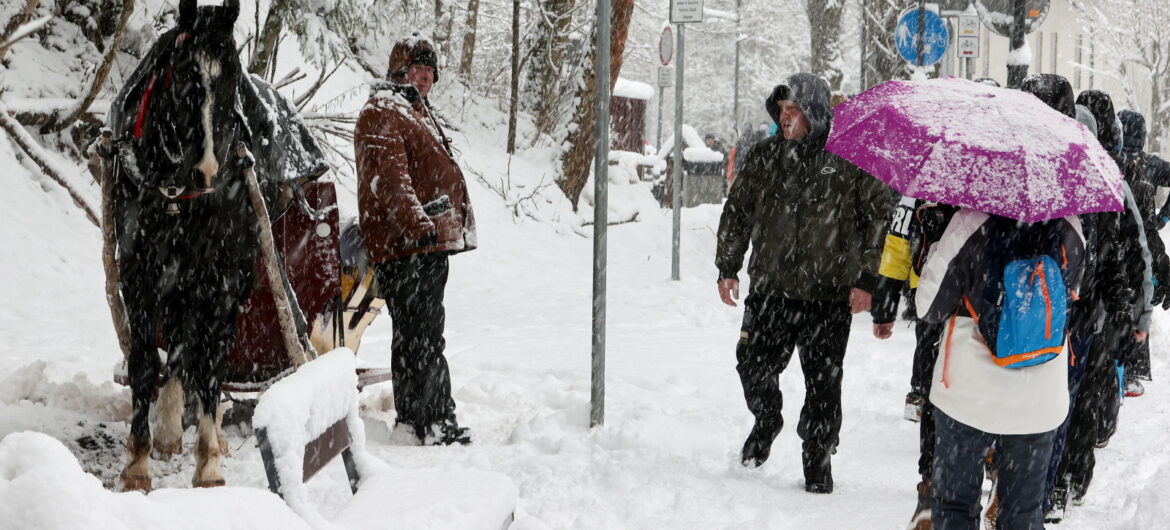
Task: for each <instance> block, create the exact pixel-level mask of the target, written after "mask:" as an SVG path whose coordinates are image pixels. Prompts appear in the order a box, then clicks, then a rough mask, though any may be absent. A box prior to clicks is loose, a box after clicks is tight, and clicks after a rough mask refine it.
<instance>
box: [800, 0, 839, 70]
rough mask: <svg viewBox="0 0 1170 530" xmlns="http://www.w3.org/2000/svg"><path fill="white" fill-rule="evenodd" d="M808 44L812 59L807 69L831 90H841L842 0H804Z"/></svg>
mask: <svg viewBox="0 0 1170 530" xmlns="http://www.w3.org/2000/svg"><path fill="white" fill-rule="evenodd" d="M806 10H807V11H808V25H809V44H810V45H811V50H812V57H811V63H812V64H810V65H809V69H810V70H811V71H812V73H814V74H816V75H819V76H821V77H823V78H825V80H826V81H828V82H829V88H830V89H832V90H840V89H841V81H842V80H843V79H844V78H845V74H844V73H842V72H841V13H842V12H843V11H844V10H845V2H843V1H841V0H807V4H806Z"/></svg>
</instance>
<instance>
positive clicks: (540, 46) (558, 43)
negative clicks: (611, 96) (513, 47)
mask: <svg viewBox="0 0 1170 530" xmlns="http://www.w3.org/2000/svg"><path fill="white" fill-rule="evenodd" d="M575 4H576V0H546V1H544V2H540V3H539V4H538V8H539V11H538V12H537V16H538V17H541V20H540V21H539V22H538V24H537V35H536V37H535V41H534V42H533V46H532V52H531V53H532V55H531V59H530V60H529V63H528V64H529V66H528V75H527V80H526V82H525V87H526V92H527V95H526V96H525V102H526V105H525V106H526V108H528V109H529V110H530V111H532V113H533V114H534V115H535V117H536V130H537V133H538V134H536V135H535V136H534V137H533V140H534V141H535V140H536V139H538V138H540V135H541V134H551V133H552V131H553V128H554V127H556V124H557V116H558V115H559V113H558V112H557V103H558V101H559V100H560V95H561V85H562V83H561V72H562V68H561V67H562V63H563V62H564V61H565V51H566V49H567V48H568V42H569V36H568V29H569V25H570V24H571V23H572V22H573V18H572V17H573V15H572V11H573V6H574V5H575Z"/></svg>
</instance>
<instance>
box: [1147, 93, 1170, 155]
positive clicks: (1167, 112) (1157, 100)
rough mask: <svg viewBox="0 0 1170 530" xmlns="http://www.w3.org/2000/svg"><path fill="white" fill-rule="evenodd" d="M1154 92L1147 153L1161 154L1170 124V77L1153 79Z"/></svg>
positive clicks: (1151, 96)
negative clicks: (1167, 127)
mask: <svg viewBox="0 0 1170 530" xmlns="http://www.w3.org/2000/svg"><path fill="white" fill-rule="evenodd" d="M1152 81H1153V83H1152V84H1153V87H1152V88H1153V90H1150V92H1151V94H1150V109H1152V110H1151V114H1153V116H1150V120H1149V124H1150V136H1149V138H1150V145H1149V146H1148V147H1147V148H1146V151H1149V152H1151V153H1161V152H1162V146H1164V145H1165V143H1164V140H1170V138H1164V136H1165V133H1166V126H1167V124H1170V75H1166V74H1163V75H1162V76H1160V77H1155V78H1153V80H1152Z"/></svg>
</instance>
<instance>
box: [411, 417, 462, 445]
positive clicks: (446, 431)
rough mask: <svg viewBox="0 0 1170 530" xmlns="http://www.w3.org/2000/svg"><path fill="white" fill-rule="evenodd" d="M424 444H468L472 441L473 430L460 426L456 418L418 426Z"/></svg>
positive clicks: (420, 438) (419, 435)
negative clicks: (422, 426) (421, 426)
mask: <svg viewBox="0 0 1170 530" xmlns="http://www.w3.org/2000/svg"><path fill="white" fill-rule="evenodd" d="M416 429H418V437H419V440H421V441H422V444H423V445H455V444H459V445H467V444H470V443H471V430H470V429H468V428H467V427H460V426H459V424H457V423H455V420H445V421H443V422H440V423H434V424H431V425H428V426H426V428H425V429H424V428H417V427H416Z"/></svg>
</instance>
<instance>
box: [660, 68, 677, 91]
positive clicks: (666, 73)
mask: <svg viewBox="0 0 1170 530" xmlns="http://www.w3.org/2000/svg"><path fill="white" fill-rule="evenodd" d="M658 86H660V87H668V86H674V67H673V66H659V67H658Z"/></svg>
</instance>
